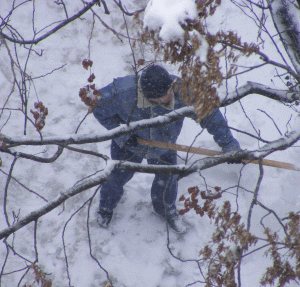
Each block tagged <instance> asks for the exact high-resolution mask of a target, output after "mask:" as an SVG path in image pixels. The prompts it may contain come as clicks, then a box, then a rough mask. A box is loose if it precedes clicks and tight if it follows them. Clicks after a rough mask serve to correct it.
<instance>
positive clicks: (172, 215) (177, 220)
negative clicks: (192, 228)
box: [166, 209, 186, 233]
mask: <svg viewBox="0 0 300 287" xmlns="http://www.w3.org/2000/svg"><path fill="white" fill-rule="evenodd" d="M166 220H167V222H168V224H169V226H170V228H171V229H172V230H173V231H175V232H177V233H184V232H186V226H185V224H184V222H183V220H182V217H181V216H179V215H178V212H177V211H176V210H175V209H172V210H171V211H169V212H167V214H166Z"/></svg>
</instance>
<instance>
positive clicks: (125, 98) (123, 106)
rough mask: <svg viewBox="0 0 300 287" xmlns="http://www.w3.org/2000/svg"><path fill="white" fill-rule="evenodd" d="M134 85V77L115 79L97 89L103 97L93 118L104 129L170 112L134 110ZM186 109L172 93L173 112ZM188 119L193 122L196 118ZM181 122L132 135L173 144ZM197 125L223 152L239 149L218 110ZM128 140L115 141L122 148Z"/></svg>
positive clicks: (144, 149) (147, 150)
mask: <svg viewBox="0 0 300 287" xmlns="http://www.w3.org/2000/svg"><path fill="white" fill-rule="evenodd" d="M172 77H173V78H174V79H175V78H176V77H175V76H172ZM136 82H137V81H136V77H135V76H126V77H123V78H117V79H115V80H114V81H113V83H111V84H109V85H108V86H106V87H104V88H102V89H100V90H99V91H100V92H101V94H102V95H103V97H102V98H101V99H100V100H99V101H98V105H97V107H96V108H95V110H94V115H95V117H96V119H97V120H98V121H99V122H100V124H101V125H102V126H104V127H105V128H106V129H108V130H111V129H113V128H116V127H118V126H119V125H120V124H125V123H127V121H128V119H129V117H131V119H130V121H131V122H135V121H139V120H143V119H150V118H153V117H157V116H160V115H164V114H167V113H169V112H171V110H170V109H168V108H165V107H164V106H161V105H158V104H157V105H153V104H152V105H151V106H148V107H137V106H136V100H137V88H136ZM185 106H186V103H185V102H183V101H182V100H180V95H179V93H178V92H174V106H173V108H174V109H175V110H176V109H179V108H182V107H185ZM191 117H192V118H193V119H194V120H196V115H194V116H191ZM183 120H184V118H181V119H178V120H176V121H174V122H172V123H170V124H168V125H165V126H160V127H154V128H147V129H143V130H139V131H135V132H134V133H135V134H136V135H137V136H139V137H141V138H143V139H150V140H156V141H164V142H170V143H175V142H176V140H177V138H178V136H179V134H180V131H181V128H182V124H183ZM200 125H201V127H202V128H206V129H207V131H208V132H209V133H210V134H212V135H213V138H214V140H215V142H216V143H217V144H218V145H219V146H220V147H221V148H222V151H223V152H227V151H230V150H236V149H239V148H240V146H239V143H238V141H237V140H236V139H235V138H234V137H233V136H232V134H231V132H230V130H229V128H228V127H227V123H226V121H225V119H224V117H223V115H222V114H221V112H220V111H219V109H215V110H214V112H213V113H212V114H210V115H208V116H207V117H205V118H204V119H202V120H201V122H200ZM129 137H130V134H127V135H123V136H120V137H118V138H115V139H114V140H115V142H116V143H117V144H118V146H119V147H121V148H122V147H123V146H124V144H125V143H126V141H127V140H128V138H129ZM128 149H129V150H130V151H132V152H133V153H139V154H140V155H141V156H142V157H146V158H155V157H158V156H160V155H162V154H164V153H165V152H166V151H167V150H166V149H162V148H156V147H148V146H144V145H137V146H128Z"/></svg>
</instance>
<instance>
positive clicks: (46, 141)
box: [2, 107, 194, 148]
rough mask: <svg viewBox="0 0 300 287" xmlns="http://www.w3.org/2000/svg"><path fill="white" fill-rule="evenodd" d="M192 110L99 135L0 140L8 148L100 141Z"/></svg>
mask: <svg viewBox="0 0 300 287" xmlns="http://www.w3.org/2000/svg"><path fill="white" fill-rule="evenodd" d="M193 111H194V108H193V107H185V108H181V109H178V110H175V111H172V112H170V113H168V114H165V115H162V116H159V117H156V118H152V119H148V120H141V121H137V122H131V123H130V124H129V125H126V124H124V125H120V126H119V127H117V128H115V129H112V130H109V131H106V132H104V133H102V134H101V135H90V134H89V135H77V134H72V135H66V136H62V137H56V136H55V137H45V138H43V139H42V140H41V139H40V138H30V137H28V136H22V137H9V136H6V135H2V138H3V140H2V141H3V142H4V143H5V144H6V147H8V148H9V147H13V146H19V145H52V144H54V145H69V144H86V143H94V142H102V141H107V140H111V139H113V138H116V137H119V136H122V135H125V134H128V133H129V132H133V131H137V130H141V129H146V128H152V127H157V126H162V125H167V124H169V123H171V122H173V121H176V120H178V119H179V118H182V117H185V116H189V115H192V114H193Z"/></svg>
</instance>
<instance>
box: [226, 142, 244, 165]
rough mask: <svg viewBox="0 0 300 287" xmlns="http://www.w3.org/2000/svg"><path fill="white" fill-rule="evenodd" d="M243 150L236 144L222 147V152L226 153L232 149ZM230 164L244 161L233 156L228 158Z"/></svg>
mask: <svg viewBox="0 0 300 287" xmlns="http://www.w3.org/2000/svg"><path fill="white" fill-rule="evenodd" d="M239 150H241V148H240V147H239V146H237V147H236V146H234V147H230V146H224V147H223V148H222V153H226V152H231V151H239ZM227 163H228V164H239V163H242V160H241V159H239V158H234V157H233V158H231V159H228V160H227Z"/></svg>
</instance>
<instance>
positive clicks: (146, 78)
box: [140, 65, 174, 104]
mask: <svg viewBox="0 0 300 287" xmlns="http://www.w3.org/2000/svg"><path fill="white" fill-rule="evenodd" d="M172 82H173V80H172V78H171V76H170V75H169V73H168V72H167V71H166V70H165V69H164V68H163V67H161V66H157V65H151V66H149V67H148V68H147V69H145V70H144V71H143V73H142V75H141V79H140V84H141V89H142V92H143V93H144V95H145V97H147V99H148V100H149V101H152V102H157V103H163V104H167V103H168V102H170V100H171V99H172V98H173V97H174V94H173V91H172V87H171V85H172Z"/></svg>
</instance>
